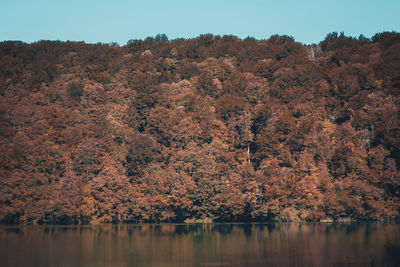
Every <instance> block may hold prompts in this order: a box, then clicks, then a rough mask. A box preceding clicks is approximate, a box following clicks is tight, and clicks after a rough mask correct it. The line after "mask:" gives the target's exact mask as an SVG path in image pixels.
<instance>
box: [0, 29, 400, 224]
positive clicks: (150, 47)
mask: <svg viewBox="0 0 400 267" xmlns="http://www.w3.org/2000/svg"><path fill="white" fill-rule="evenodd" d="M0 135H1V137H0V221H1V222H3V223H93V224H97V223H109V222H160V221H168V222H172V221H176V222H180V221H184V220H186V219H202V218H203V219H204V218H211V219H213V220H215V221H267V220H284V221H295V220H310V221H318V220H324V219H327V218H328V219H329V218H332V219H341V218H352V219H385V218H394V217H398V216H399V212H400V173H399V169H400V34H399V33H396V32H383V33H378V34H376V35H375V36H373V37H372V38H371V39H369V38H366V37H364V36H360V37H359V38H357V39H356V38H352V37H347V36H345V35H344V34H338V33H331V34H329V35H328V36H327V37H326V38H325V40H323V41H322V42H321V43H320V44H318V45H316V44H315V45H308V46H306V45H302V44H300V43H297V42H295V41H294V39H293V38H292V37H289V36H272V37H270V38H269V39H268V40H256V39H253V38H246V39H244V40H241V39H238V38H237V37H235V36H214V35H211V34H205V35H201V36H199V37H197V38H194V39H187V40H186V39H175V40H168V38H167V37H166V36H165V35H157V36H156V37H149V38H147V39H145V40H131V41H129V42H128V44H127V45H125V46H118V45H117V44H85V43H83V42H60V41H40V42H37V43H32V44H26V43H23V42H18V41H5V42H2V43H0Z"/></svg>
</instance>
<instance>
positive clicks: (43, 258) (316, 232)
mask: <svg viewBox="0 0 400 267" xmlns="http://www.w3.org/2000/svg"><path fill="white" fill-rule="evenodd" d="M0 266H41V267H42V266H247V267H250V266H400V225H399V224H383V223H351V224H350V223H349V224H324V223H280V224H204V225H183V224H182V225H179V224H160V225H148V224H144V225H107V226H24V227H9V226H0Z"/></svg>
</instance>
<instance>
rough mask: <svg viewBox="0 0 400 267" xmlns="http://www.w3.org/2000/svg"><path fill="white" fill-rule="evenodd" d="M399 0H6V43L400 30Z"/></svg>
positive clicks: (2, 36)
mask: <svg viewBox="0 0 400 267" xmlns="http://www.w3.org/2000/svg"><path fill="white" fill-rule="evenodd" d="M398 14H400V0H363V1H361V0H330V1H323V0H319V1H317V0H303V1H295V0H264V1H262V0H197V1H190V0H142V1H138V0H132V1H128V0H96V1H94V0H87V1H85V0H68V1H65V0H0V41H4V40H21V41H24V42H35V41H39V40H62V41H67V40H69V41H85V42H87V43H98V42H101V43H111V42H116V43H118V44H120V45H125V44H126V43H127V41H128V40H131V39H144V38H146V37H149V36H155V35H157V34H159V33H165V34H166V35H167V36H168V37H169V39H176V38H193V37H197V36H199V35H200V34H204V33H212V34H216V35H217V34H218V35H228V34H232V35H235V36H237V37H239V38H246V37H248V36H250V37H254V38H256V39H268V38H269V37H270V36H271V35H273V34H279V35H284V34H285V35H290V36H293V37H294V38H295V40H296V41H298V42H301V43H304V44H311V43H319V42H320V41H322V40H323V39H324V38H325V37H326V35H327V34H328V33H330V32H334V31H336V32H344V33H345V35H347V36H354V37H358V36H359V35H360V34H363V35H365V36H366V37H372V36H373V35H374V34H375V33H378V32H382V31H397V32H399V31H400V15H398Z"/></svg>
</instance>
